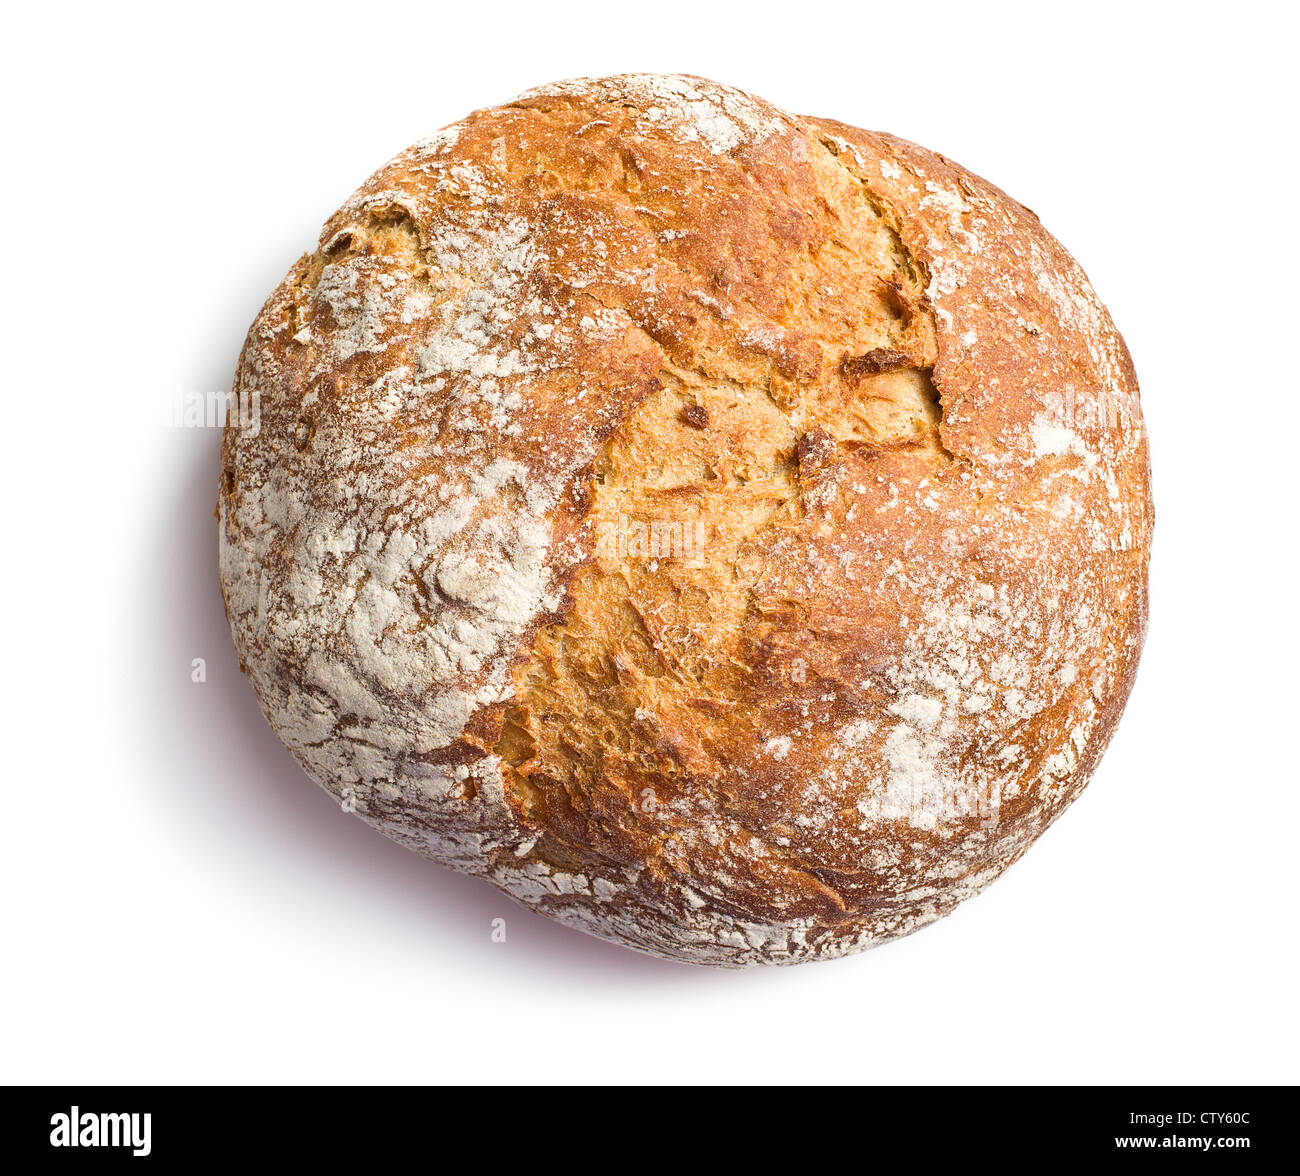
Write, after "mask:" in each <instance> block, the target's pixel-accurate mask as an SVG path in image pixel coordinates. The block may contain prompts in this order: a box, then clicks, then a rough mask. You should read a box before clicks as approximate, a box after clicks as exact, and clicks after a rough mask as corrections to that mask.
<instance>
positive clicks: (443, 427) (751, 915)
mask: <svg viewBox="0 0 1300 1176" xmlns="http://www.w3.org/2000/svg"><path fill="white" fill-rule="evenodd" d="M235 389H236V393H237V395H238V396H239V398H240V401H241V403H242V404H243V406H244V407H245V410H246V411H247V412H248V413H249V414H250V415H255V419H256V427H255V428H250V427H242V428H241V427H237V426H235V425H232V426H230V427H228V428H227V431H226V434H225V438H224V443H223V475H222V486H221V491H220V498H219V515H220V533H221V580H222V586H223V590H224V592H225V598H226V605H227V612H228V615H229V619H230V625H231V630H232V632H233V634H234V638H235V643H236V646H237V648H238V650H239V654H240V658H241V662H242V664H243V667H244V669H245V672H246V673H247V674H248V676H249V678H250V680H251V681H252V683H253V686H254V688H255V690H256V691H257V695H258V698H259V699H260V700H261V704H262V707H263V709H264V711H265V712H266V714H267V717H268V718H269V719H270V721H271V723H272V724H273V726H274V727H275V729H276V731H277V733H278V734H279V735H280V737H281V738H282V739H283V740H284V742H285V743H286V744H287V745H288V747H289V748H290V749H291V751H292V752H293V753H294V755H295V756H296V757H297V758H298V760H299V761H300V762H301V763H302V764H303V766H304V768H306V770H307V771H308V773H309V774H310V775H311V776H312V777H313V778H314V779H315V780H317V781H318V782H319V783H320V784H321V785H323V786H324V787H325V788H327V789H328V790H329V791H331V792H332V793H334V794H335V795H336V796H339V797H340V798H342V799H344V800H345V801H347V802H348V807H350V808H353V809H355V811H356V812H357V813H358V814H359V815H360V816H361V817H363V819H365V820H367V821H369V822H370V823H371V824H373V825H374V826H375V827H377V828H378V829H380V830H382V831H383V832H385V833H387V834H388V835H389V836H391V837H393V838H395V839H397V840H398V841H400V842H402V843H404V844H406V845H408V846H410V847H411V848H413V849H416V850H418V851H419V852H421V853H424V854H426V855H428V856H429V857H431V858H433V859H435V860H437V861H440V862H443V863H445V864H447V865H449V866H452V867H454V868H456V869H460V870H465V871H468V872H470V873H474V874H479V875H482V876H484V877H487V878H490V879H491V880H492V881H494V882H495V883H496V884H497V885H498V886H500V887H501V888H502V889H503V890H505V891H506V892H508V893H509V894H511V895H513V896H514V897H515V898H517V899H518V900H519V901H521V902H523V903H525V904H526V905H528V906H530V907H532V908H534V909H537V910H540V911H542V912H544V913H546V914H549V915H551V916H553V917H555V918H558V919H561V920H563V921H564V922H566V923H569V924H571V925H573V926H575V927H578V928H580V929H582V930H584V931H587V932H590V933H591V934H593V935H598V936H601V937H604V938H609V939H614V940H617V941H619V942H621V943H625V944H627V945H629V946H631V947H635V948H639V949H641V950H644V951H648V952H652V953H654V954H657V955H662V956H666V957H669V958H673V959H679V960H685V961H689V962H694V963H703V964H714V965H722V966H739V965H746V964H754V963H789V962H797V961H800V960H805V959H811V958H817V957H827V956H835V955H841V954H845V953H847V952H851V951H856V950H860V949H862V948H865V947H869V946H871V945H872V944H874V943H877V942H880V941H882V940H885V939H889V938H891V937H894V936H897V935H901V934H905V933H907V932H909V931H911V930H914V929H915V928H917V927H919V926H921V925H923V924H925V923H927V922H929V921H931V920H933V919H935V918H937V917H939V916H940V915H943V914H945V913H946V912H947V911H949V910H951V909H952V907H953V906H955V905H956V904H957V903H958V902H960V901H961V900H962V899H964V898H966V897H969V896H970V895H972V894H974V893H976V892H977V891H978V890H979V889H980V888H981V887H982V886H984V885H985V884H986V883H987V882H989V881H990V880H991V879H992V878H994V877H996V876H997V875H998V874H999V873H1000V872H1001V871H1002V870H1004V869H1005V868H1006V867H1007V866H1008V865H1009V864H1010V863H1011V862H1012V861H1014V860H1015V859H1016V858H1017V857H1018V856H1019V855H1020V854H1021V853H1023V852H1024V850H1025V849H1026V848H1027V847H1028V846H1029V844H1030V843H1031V842H1032V841H1033V840H1034V839H1035V838H1036V837H1037V836H1038V835H1039V834H1040V833H1042V832H1043V830H1044V829H1045V828H1046V827H1047V826H1048V825H1049V824H1050V823H1051V822H1052V821H1053V820H1054V819H1055V818H1056V817H1057V816H1058V815H1059V814H1060V812H1061V811H1062V810H1063V809H1064V808H1065V806H1066V805H1067V804H1068V803H1069V802H1070V800H1072V799H1073V798H1074V797H1075V796H1076V795H1077V794H1078V793H1079V791H1080V790H1081V789H1082V788H1083V786H1084V784H1085V783H1086V781H1087V779H1088V777H1089V775H1090V773H1091V772H1092V771H1093V769H1094V767H1095V766H1096V763H1097V760H1098V758H1099V756H1100V755H1101V752H1102V750H1103V748H1104V747H1105V745H1106V743H1107V741H1108V739H1109V738H1110V735H1111V732H1112V730H1113V729H1114V726H1115V723H1116V721H1117V720H1118V718H1119V714H1120V711H1121V709H1122V708H1123V705H1124V702H1125V699H1126V698H1127V695H1128V693H1129V689H1130V687H1131V684H1132V681H1133V675H1134V672H1135V670H1136V666H1137V661H1138V655H1139V652H1140V649H1141V645H1142V640H1143V636H1144V633H1145V627H1146V609H1147V593H1146V569H1147V558H1148V549H1149V541H1150V533H1151V518H1152V514H1151V503H1150V492H1149V476H1148V459H1147V446H1146V440H1145V436H1144V431H1143V426H1142V419H1141V414H1140V410H1139V405H1138V392H1137V381H1136V378H1135V376H1134V372H1133V367H1132V363H1131V361H1130V359H1129V356H1128V352H1127V350H1126V348H1125V346H1124V343H1123V340H1122V339H1121V338H1120V336H1119V334H1118V332H1117V331H1116V330H1115V328H1114V326H1113V324H1112V323H1111V320H1110V317H1109V316H1108V314H1107V313H1106V310H1105V308H1104V307H1103V306H1102V305H1101V303H1100V302H1099V301H1098V299H1097V297H1096V295H1095V294H1094V293H1093V291H1092V288H1091V286H1090V285H1089V283H1088V280H1087V278H1086V277H1085V275H1084V274H1083V272H1082V270H1080V268H1079V267H1078V266H1077V265H1076V264H1075V262H1074V261H1073V260H1072V259H1071V258H1070V257H1069V255H1068V254H1067V253H1066V252H1065V251H1064V250H1063V249H1062V248H1061V246H1060V245H1059V244H1058V243H1057V242H1056V241H1055V240H1054V239H1053V238H1052V237H1051V236H1050V235H1049V234H1048V233H1047V232H1046V231H1045V230H1044V229H1043V228H1042V226H1041V225H1040V224H1039V223H1038V220H1037V218H1036V217H1035V216H1034V215H1033V213H1031V212H1030V211H1029V210H1028V209H1025V208H1023V207H1022V206H1021V205H1019V204H1017V203H1016V202H1015V201H1014V200H1011V199H1010V198H1009V197H1007V196H1006V195H1004V194H1003V193H1002V192H1000V191H999V190H998V189H996V188H994V187H993V186H992V185H990V184H988V183H986V182H985V181H984V180H982V179H980V178H978V177H977V176H974V175H972V174H971V173H969V172H967V171H965V170H963V169H962V168H960V167H957V166H956V165H955V164H952V163H951V162H949V161H948V160H945V159H944V158H943V157H941V156H938V155H935V154H933V153H931V152H929V151H925V150H923V149H922V148H919V147H916V146H914V145H912V144H910V143H906V142H904V141H902V140H899V139H895V138H893V137H891V136H888V135H880V134H873V133H870V132H867V131H860V130H856V129H854V128H851V127H846V126H843V125H841V124H838V123H834V122H829V121H826V120H820V119H811V118H796V117H792V116H789V115H786V114H784V113H782V112H781V111H779V110H777V109H775V108H774V107H772V106H770V105H768V104H767V103H765V102H762V101H760V100H758V99H755V98H752V97H749V96H747V95H745V94H742V93H740V92H738V91H735V90H732V89H729V88H727V87H724V86H719V85H715V84H713V83H710V82H706V81H703V80H701V79H698V78H686V77H663V76H658V75H632V76H626V77H616V78H606V79H599V80H580V81H576V82H568V83H563V84H559V85H555V86H548V87H544V88H542V89H539V90H536V91H532V92H530V93H528V94H526V95H523V96H521V97H520V98H519V99H517V100H516V101H514V102H512V103H510V104H508V105H506V106H502V107H496V108H492V109H489V110H483V111H479V112H477V113H476V114H473V115H471V116H470V117H469V118H468V119H466V120H465V121H464V122H463V123H460V124H458V125H456V126H453V127H450V128H448V129H447V130H445V131H442V132H440V133H439V134H437V135H435V136H433V137H432V138H430V139H428V140H426V141H424V142H421V143H419V144H416V145H415V146H414V147H412V148H411V149H410V150H408V151H406V152H403V153H402V154H401V155H400V156H398V157H397V159H395V160H394V161H393V162H392V163H390V164H388V165H387V166H386V167H384V168H383V169H381V170H380V171H379V172H378V173H376V174H375V176H373V177H372V178H371V179H370V180H369V181H368V182H367V183H366V184H365V185H364V186H363V187H362V188H361V189H360V190H359V191H358V192H357V193H356V194H355V195H354V196H353V197H352V198H351V199H350V200H348V202H347V203H346V204H345V205H344V206H343V207H342V208H341V209H340V210H339V212H338V213H337V214H336V215H335V216H334V217H333V218H331V220H330V221H329V223H328V224H327V225H326V226H325V229H324V232H323V233H322V236H321V242H320V247H319V249H318V250H317V251H316V252H315V253H313V254H312V255H310V256H307V257H304V258H303V259H302V260H301V261H299V262H298V264H297V265H295V266H294V267H293V269H292V270H291V271H290V273H289V275H288V276H287V277H286V279H285V280H284V282H283V283H282V284H281V285H280V287H279V288H278V289H277V290H276V292H275V293H274V294H273V295H272V296H271V299H270V300H269V301H268V303H267V304H266V306H265V307H264V309H263V311H262V313H261V315H260V316H259V317H258V319H257V322H256V323H255V324H254V325H253V327H252V329H251V331H250V333H249V336H248V341H247V343H246V345H245V348H244V351H243V354H242V356H241V359H240V364H239V370H238V375H237V377H236V385H235Z"/></svg>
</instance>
